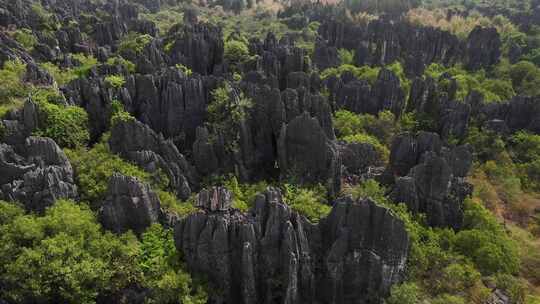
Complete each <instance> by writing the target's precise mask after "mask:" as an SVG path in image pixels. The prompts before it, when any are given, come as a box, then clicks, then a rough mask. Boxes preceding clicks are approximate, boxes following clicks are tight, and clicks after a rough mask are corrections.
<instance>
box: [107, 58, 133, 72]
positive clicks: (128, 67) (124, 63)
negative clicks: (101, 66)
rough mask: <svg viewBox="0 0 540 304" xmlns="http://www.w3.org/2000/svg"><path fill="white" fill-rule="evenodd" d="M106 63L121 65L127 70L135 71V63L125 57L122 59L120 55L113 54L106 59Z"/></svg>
mask: <svg viewBox="0 0 540 304" xmlns="http://www.w3.org/2000/svg"><path fill="white" fill-rule="evenodd" d="M106 63H107V64H108V65H113V66H114V65H121V66H123V67H124V68H125V69H126V70H127V71H128V72H130V73H135V68H136V66H135V64H134V63H133V62H131V61H129V60H127V59H124V58H123V57H122V56H114V57H110V58H109V59H107V62H106Z"/></svg>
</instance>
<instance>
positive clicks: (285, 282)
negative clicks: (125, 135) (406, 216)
mask: <svg viewBox="0 0 540 304" xmlns="http://www.w3.org/2000/svg"><path fill="white" fill-rule="evenodd" d="M227 200H230V194H227V191H226V190H225V189H222V188H214V189H212V190H211V191H209V192H204V193H203V194H201V195H199V201H200V202H201V201H202V202H201V203H199V205H201V206H203V207H204V209H202V210H200V211H199V212H197V213H194V214H192V215H190V216H188V217H187V218H184V219H181V220H180V221H179V222H178V224H177V225H176V227H175V243H176V246H177V248H178V250H179V251H180V252H182V254H183V256H184V257H185V259H186V263H187V265H188V267H189V268H190V269H191V270H192V271H193V272H196V273H201V274H204V275H205V276H206V277H207V278H208V280H209V283H210V284H211V286H212V288H215V289H217V290H219V291H220V292H217V293H214V294H213V295H212V299H211V301H212V302H215V303H344V304H345V303H380V302H381V297H382V296H383V295H385V294H387V293H388V291H389V288H390V286H391V285H392V284H393V283H396V282H398V281H399V280H400V278H401V274H402V272H403V270H404V267H405V263H406V259H407V252H408V246H409V240H408V236H407V233H406V231H405V228H404V225H403V223H402V222H401V221H400V220H398V219H396V218H395V217H394V216H393V215H392V214H391V213H390V212H389V210H387V209H385V208H382V207H379V206H377V205H376V204H375V203H373V202H371V201H369V200H366V201H353V200H352V199H351V198H345V199H342V200H339V201H337V202H336V203H335V206H334V208H333V211H332V212H331V213H330V215H329V216H328V217H327V218H325V219H323V220H322V221H321V222H320V223H319V224H317V225H313V224H311V223H309V222H308V221H306V219H305V218H303V217H301V216H299V215H298V214H297V213H296V212H294V211H292V210H291V209H290V208H289V207H288V206H287V205H285V204H284V203H283V201H282V197H281V195H280V193H279V191H277V190H275V189H272V188H269V189H268V190H267V191H266V192H264V193H262V194H260V195H258V196H257V198H256V200H255V203H254V206H253V208H252V209H251V210H250V211H249V212H248V213H247V214H242V213H240V212H238V211H236V210H233V209H229V208H228V206H230V201H229V202H227Z"/></svg>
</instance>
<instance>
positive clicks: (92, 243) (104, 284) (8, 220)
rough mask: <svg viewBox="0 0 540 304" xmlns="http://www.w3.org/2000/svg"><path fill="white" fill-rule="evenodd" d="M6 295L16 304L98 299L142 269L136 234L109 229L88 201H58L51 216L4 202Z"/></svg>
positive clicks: (1, 277)
mask: <svg viewBox="0 0 540 304" xmlns="http://www.w3.org/2000/svg"><path fill="white" fill-rule="evenodd" d="M0 213H1V215H0V219H2V223H1V225H0V231H1V234H0V238H1V242H2V248H1V249H0V259H1V260H2V261H10V263H1V264H0V285H2V286H3V288H2V289H1V290H0V297H2V298H3V299H6V300H8V301H10V302H14V303H22V302H40V301H46V302H63V303H94V302H95V301H96V297H97V295H98V294H99V293H107V292H111V293H114V292H117V291H119V290H121V289H122V288H124V287H127V286H128V285H129V284H130V283H131V280H135V281H136V280H139V279H137V278H139V277H140V273H139V272H138V270H137V267H135V266H136V265H133V263H132V261H133V260H134V259H135V258H136V257H137V255H138V242H137V239H136V238H135V237H134V236H133V235H132V234H126V235H122V236H115V235H113V234H112V233H109V232H103V231H102V230H101V226H100V225H99V224H98V223H97V221H96V219H95V217H94V214H93V213H92V212H91V211H90V210H89V209H88V208H86V207H85V206H84V205H77V204H75V203H74V202H71V201H57V202H56V204H55V205H54V206H53V207H50V208H48V209H47V211H46V213H45V215H43V216H36V215H33V214H29V215H25V214H24V212H23V210H22V209H20V208H19V207H14V206H13V205H10V204H8V203H1V202H0Z"/></svg>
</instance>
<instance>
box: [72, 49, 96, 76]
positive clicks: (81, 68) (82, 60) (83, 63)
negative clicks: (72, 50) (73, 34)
mask: <svg viewBox="0 0 540 304" xmlns="http://www.w3.org/2000/svg"><path fill="white" fill-rule="evenodd" d="M72 57H73V59H75V60H76V61H77V63H78V65H76V67H75V68H74V69H73V72H74V73H75V75H77V77H79V78H84V77H86V76H88V73H89V72H90V70H91V69H92V68H94V67H95V66H96V65H97V64H98V61H97V59H96V58H95V57H94V56H92V55H84V54H73V55H72Z"/></svg>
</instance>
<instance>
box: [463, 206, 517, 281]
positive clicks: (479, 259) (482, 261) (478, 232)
mask: <svg viewBox="0 0 540 304" xmlns="http://www.w3.org/2000/svg"><path fill="white" fill-rule="evenodd" d="M464 223H465V227H464V228H465V229H464V230H462V231H460V232H459V233H457V234H456V237H455V240H454V245H455V248H456V250H457V252H459V253H461V254H463V255H464V256H468V257H470V258H471V260H472V261H473V262H474V263H475V265H476V266H477V268H478V270H479V271H480V272H481V273H482V274H486V275H491V274H495V273H506V274H514V273H516V272H517V271H518V270H519V255H518V252H517V245H516V244H515V242H514V241H512V240H511V239H510V238H509V237H508V236H507V235H506V233H505V232H504V230H502V228H501V227H500V226H499V225H498V224H497V222H496V219H495V218H494V217H493V215H492V214H491V213H490V212H489V211H488V210H486V209H485V208H484V207H483V206H481V205H480V204H477V203H474V202H472V201H470V200H468V201H467V204H466V210H465V218H464Z"/></svg>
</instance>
